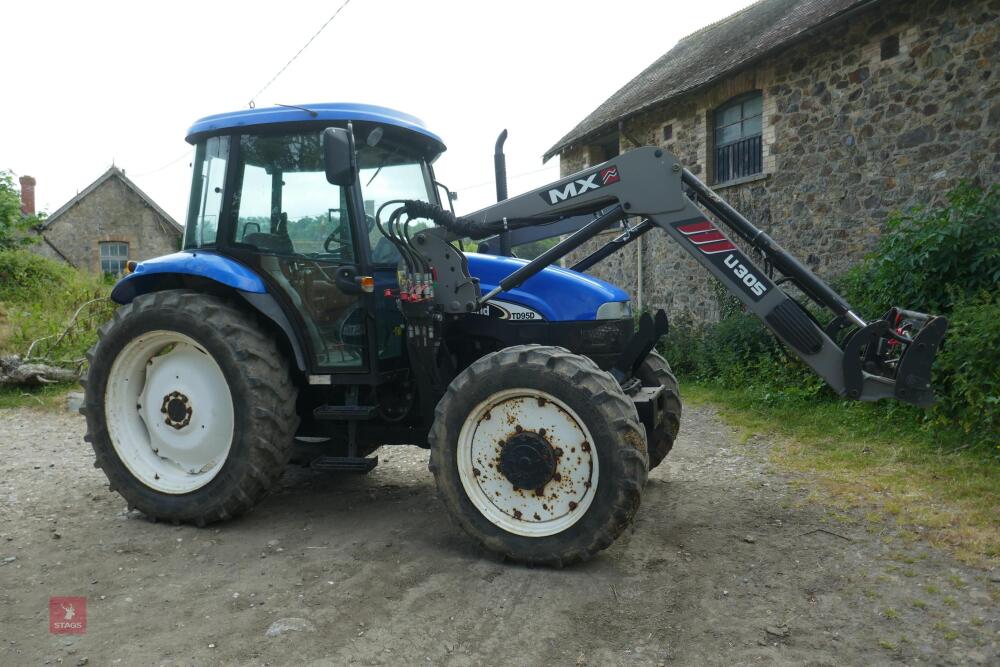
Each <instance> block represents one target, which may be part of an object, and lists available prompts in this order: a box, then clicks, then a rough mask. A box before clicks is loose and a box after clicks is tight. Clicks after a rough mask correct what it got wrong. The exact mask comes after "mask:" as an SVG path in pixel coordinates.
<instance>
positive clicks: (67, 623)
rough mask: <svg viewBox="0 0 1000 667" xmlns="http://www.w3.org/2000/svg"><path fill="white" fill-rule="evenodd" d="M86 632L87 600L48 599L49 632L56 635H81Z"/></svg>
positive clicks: (69, 598)
mask: <svg viewBox="0 0 1000 667" xmlns="http://www.w3.org/2000/svg"><path fill="white" fill-rule="evenodd" d="M86 631H87V598H84V597H66V596H57V597H51V598H49V632H51V633H52V634H56V635H82V634H83V633H85V632H86Z"/></svg>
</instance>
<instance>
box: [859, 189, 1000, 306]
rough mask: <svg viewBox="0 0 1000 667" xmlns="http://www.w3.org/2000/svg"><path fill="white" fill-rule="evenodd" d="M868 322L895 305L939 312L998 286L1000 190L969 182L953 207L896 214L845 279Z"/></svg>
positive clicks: (953, 197)
mask: <svg viewBox="0 0 1000 667" xmlns="http://www.w3.org/2000/svg"><path fill="white" fill-rule="evenodd" d="M839 283H840V285H839V286H840V288H841V289H842V291H843V292H844V293H845V296H846V297H847V298H848V301H850V302H851V303H852V305H853V306H855V308H856V309H857V310H859V311H860V312H863V313H866V315H867V317H869V318H871V317H878V316H880V315H881V314H882V313H884V312H885V311H886V310H888V309H889V307H890V306H901V307H903V308H908V309H910V310H919V311H921V312H925V313H933V314H936V315H941V314H947V313H948V312H950V311H951V310H952V309H953V308H954V307H955V304H956V303H957V302H959V301H961V300H963V299H968V298H971V297H974V296H975V295H976V294H979V293H980V292H982V291H984V290H986V291H989V290H995V289H996V288H997V286H998V285H1000V187H998V186H995V185H994V186H992V187H990V188H989V189H987V190H984V189H982V188H979V187H976V186H973V185H970V184H968V183H963V184H962V185H959V186H958V187H957V188H955V189H954V190H952V191H951V192H950V193H948V196H947V203H946V204H944V205H942V206H937V207H931V208H926V207H916V208H913V209H911V210H910V211H908V212H906V213H896V214H894V215H893V216H891V217H890V218H889V220H888V222H887V224H886V230H885V233H884V234H883V235H882V237H881V239H880V240H879V243H878V246H877V247H876V249H875V252H874V253H872V254H871V255H870V256H869V257H868V258H867V259H866V260H865V261H864V262H863V263H862V264H860V265H858V266H857V267H856V268H855V269H854V270H852V271H850V272H848V274H847V275H846V276H845V277H844V278H843V279H842V280H841V281H839Z"/></svg>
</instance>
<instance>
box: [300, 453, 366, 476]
mask: <svg viewBox="0 0 1000 667" xmlns="http://www.w3.org/2000/svg"><path fill="white" fill-rule="evenodd" d="M377 465H378V457H377V456H372V457H361V456H320V457H318V458H315V459H313V460H312V462H311V463H310V464H309V467H310V468H312V469H313V470H332V471H334V472H355V473H358V474H361V475H364V474H365V473H369V472H371V471H372V468H374V467H375V466H377Z"/></svg>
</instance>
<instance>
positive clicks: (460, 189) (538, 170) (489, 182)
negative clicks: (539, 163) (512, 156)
mask: <svg viewBox="0 0 1000 667" xmlns="http://www.w3.org/2000/svg"><path fill="white" fill-rule="evenodd" d="M553 168H555V169H558V167H552V166H551V165H549V166H547V167H542V168H541V169H535V170H533V171H522V172H521V173H520V174H511V175H510V176H508V177H507V178H508V179H511V178H521V177H522V176H531V175H532V174H540V173H542V172H543V171H549V170H550V169H553ZM487 185H493V181H483V182H482V183H476V184H474V185H466V186H465V187H461V188H455V190H454V192H464V191H466V190H475V189H476V188H484V187H486V186H487Z"/></svg>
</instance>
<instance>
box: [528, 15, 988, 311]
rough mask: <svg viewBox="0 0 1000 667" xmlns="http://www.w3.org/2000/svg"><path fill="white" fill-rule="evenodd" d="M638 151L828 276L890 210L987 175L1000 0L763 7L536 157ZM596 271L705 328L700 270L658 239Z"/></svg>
mask: <svg viewBox="0 0 1000 667" xmlns="http://www.w3.org/2000/svg"><path fill="white" fill-rule="evenodd" d="M637 145H657V146H661V147H664V148H666V149H667V150H669V151H671V152H673V153H674V154H675V155H677V156H678V158H679V159H680V160H681V162H682V163H684V164H685V165H686V166H687V167H688V168H689V169H691V171H692V172H694V173H695V174H696V175H697V176H698V177H699V178H701V179H702V180H704V181H706V182H707V183H708V184H709V185H711V186H712V187H713V188H714V189H715V190H716V191H717V192H719V194H721V195H722V196H723V197H724V198H726V199H727V200H728V201H729V202H730V203H731V204H733V206H735V207H736V208H737V209H738V210H740V211H741V212H743V214H744V215H746V216H747V217H748V218H749V219H750V220H751V221H752V222H753V223H754V224H756V225H758V226H760V227H762V228H763V229H764V230H765V231H767V232H768V233H769V234H770V235H771V236H772V237H774V238H775V239H776V240H777V241H778V242H779V243H781V244H782V245H784V246H785V247H786V248H787V249H789V250H790V251H791V252H793V253H795V254H796V255H797V256H798V257H799V258H800V259H801V260H803V261H804V262H806V263H807V264H808V266H809V267H810V268H812V269H813V270H814V271H815V272H816V273H818V274H819V275H820V276H822V277H824V278H827V279H830V278H833V277H835V276H837V275H838V274H839V273H841V272H843V271H844V270H845V269H847V268H848V267H849V266H850V265H851V264H853V263H855V262H857V261H858V260H859V259H860V258H861V257H863V256H864V255H865V254H866V253H867V252H868V251H870V250H871V249H872V247H873V245H874V243H875V241H876V240H877V238H878V236H879V234H880V233H881V231H882V230H883V227H884V223H885V221H886V218H887V216H888V215H889V214H890V213H891V212H892V211H893V210H898V209H905V208H908V207H910V206H912V205H915V204H920V203H930V202H933V201H935V200H940V199H941V197H942V196H943V194H944V193H945V192H947V191H948V190H949V189H950V188H952V187H953V186H954V185H956V184H957V183H958V182H959V181H960V180H962V179H967V180H970V181H973V182H978V183H979V184H981V185H989V184H991V183H996V182H997V181H998V176H1000V0H905V1H904V0H761V1H760V2H757V3H755V4H753V5H751V6H749V7H747V8H746V9H744V10H742V11H740V12H738V13H736V14H734V15H732V16H730V17H728V18H725V19H723V20H721V21H719V22H717V23H714V24H712V25H709V26H707V27H705V28H703V29H702V30H699V31H698V32H696V33H694V34H692V35H689V36H687V37H685V38H684V39H682V40H681V41H680V42H678V43H677V45H676V46H674V48H672V49H671V50H670V51H668V52H667V53H666V54H665V55H663V56H662V57H661V58H660V59H659V60H657V61H656V62H654V63H653V64H652V65H650V66H649V67H648V68H647V69H646V70H645V71H643V72H642V73H641V74H639V76H637V77H635V78H634V79H633V80H632V81H630V82H629V83H628V84H626V85H625V87H624V88H622V89H621V90H619V91H618V92H616V93H615V94H614V95H612V96H611V97H610V98H609V99H608V100H607V101H606V102H604V103H603V104H602V105H601V106H599V107H598V108H597V109H595V110H594V111H593V112H592V113H591V114H590V115H589V116H587V117H586V118H585V119H584V120H583V121H582V122H580V123H579V124H578V125H577V126H576V127H575V128H573V130H572V131H570V132H569V133H568V134H566V136H564V137H563V138H562V139H560V140H559V141H558V142H556V144H555V145H554V146H552V148H550V149H549V150H548V151H547V152H546V154H545V159H546V160H547V159H549V158H551V157H553V156H555V155H558V156H559V157H560V168H561V171H562V173H563V175H568V174H571V173H573V172H576V171H579V170H580V169H584V168H586V167H588V166H591V165H594V164H598V163H600V162H603V161H604V160H607V159H610V158H613V157H614V156H616V155H618V154H619V152H622V151H625V150H628V149H630V148H633V147H635V146H637ZM590 247H591V249H592V247H593V244H591V246H590ZM587 251H588V248H584V249H583V250H582V253H584V254H585V253H586V252H587ZM576 256H577V257H579V256H581V254H580V253H577V255H576ZM571 261H572V258H571ZM591 272H592V273H594V274H596V275H598V276H601V277H603V278H606V279H608V280H611V281H612V282H615V283H617V284H619V285H621V286H622V287H627V288H629V289H631V290H632V293H633V297H634V298H635V299H636V300H637V301H639V303H640V305H641V306H643V307H646V308H661V307H662V308H667V309H668V312H671V314H673V315H680V314H687V315H689V316H691V317H693V318H694V319H699V320H703V319H712V318H715V317H717V314H718V313H717V303H716V299H715V298H714V296H713V289H712V285H711V281H710V280H709V279H708V277H707V274H706V273H705V272H704V271H702V270H701V269H700V268H699V267H698V266H697V265H696V264H695V262H694V261H693V260H692V259H690V258H689V257H688V256H687V255H686V254H684V253H683V252H682V251H681V250H679V249H678V248H677V247H676V246H675V245H674V244H673V243H672V242H670V241H669V240H668V239H667V237H666V236H665V235H663V234H659V233H652V234H647V235H646V236H644V237H643V238H642V239H641V240H640V241H638V242H636V243H633V244H632V245H630V246H628V247H627V248H626V249H625V250H623V251H621V252H619V253H618V254H617V255H614V256H612V257H611V258H609V259H607V260H605V261H604V262H602V263H601V264H598V265H597V266H595V267H593V268H592V269H591Z"/></svg>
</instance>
